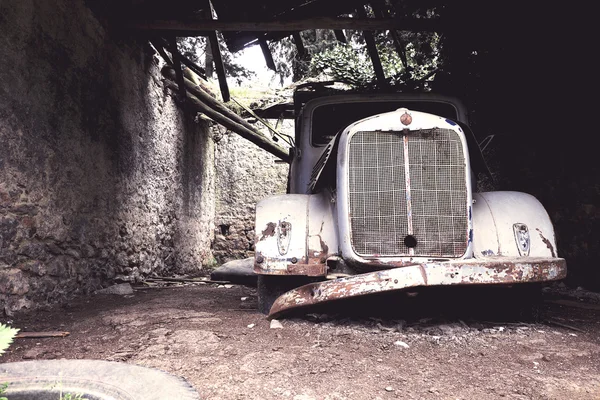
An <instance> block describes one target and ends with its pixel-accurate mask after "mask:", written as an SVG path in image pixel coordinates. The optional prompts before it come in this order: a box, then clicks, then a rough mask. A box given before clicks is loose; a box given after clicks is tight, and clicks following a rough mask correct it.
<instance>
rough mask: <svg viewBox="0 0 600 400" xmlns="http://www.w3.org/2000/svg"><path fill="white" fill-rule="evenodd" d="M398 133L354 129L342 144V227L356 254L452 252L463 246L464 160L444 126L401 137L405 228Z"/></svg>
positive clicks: (451, 254)
mask: <svg viewBox="0 0 600 400" xmlns="http://www.w3.org/2000/svg"><path fill="white" fill-rule="evenodd" d="M404 136H405V135H404V134H403V133H401V132H357V133H356V134H355V135H354V136H352V138H351V140H350V145H349V185H350V187H349V189H350V190H349V193H350V227H351V233H352V246H353V248H354V251H355V252H356V253H357V254H359V255H362V256H373V255H379V256H405V255H409V249H408V247H406V245H405V244H404V238H405V237H406V236H407V235H409V234H411V233H412V235H413V236H414V237H415V238H416V239H417V246H416V247H415V248H414V255H415V256H432V257H460V256H462V255H463V254H464V252H465V251H466V247H467V223H468V221H467V191H466V182H465V158H464V154H463V149H462V143H461V141H460V137H459V136H458V134H457V133H456V132H454V131H453V130H450V129H438V128H436V129H430V130H420V131H411V132H409V133H408V134H407V135H406V137H407V144H408V170H409V177H410V186H409V189H410V191H409V192H410V204H411V209H412V228H413V232H409V216H408V201H407V197H408V196H407V194H408V191H407V187H406V177H405V172H406V171H405V168H406V167H405V166H406V160H405V155H404V154H405V149H404Z"/></svg>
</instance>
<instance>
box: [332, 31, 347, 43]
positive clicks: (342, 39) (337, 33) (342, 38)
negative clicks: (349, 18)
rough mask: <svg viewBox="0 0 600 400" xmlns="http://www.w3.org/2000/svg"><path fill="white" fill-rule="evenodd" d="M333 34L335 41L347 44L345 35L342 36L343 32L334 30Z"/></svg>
mask: <svg viewBox="0 0 600 400" xmlns="http://www.w3.org/2000/svg"><path fill="white" fill-rule="evenodd" d="M333 34H334V35H335V39H336V40H337V41H338V42H341V43H348V40H347V39H346V35H344V31H343V30H341V29H334V31H333Z"/></svg>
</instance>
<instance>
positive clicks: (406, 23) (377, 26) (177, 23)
mask: <svg viewBox="0 0 600 400" xmlns="http://www.w3.org/2000/svg"><path fill="white" fill-rule="evenodd" d="M125 24H126V26H128V27H129V28H132V29H136V30H141V31H160V32H171V33H173V32H174V33H176V34H177V35H178V36H205V35H207V34H208V32H210V31H222V32H226V31H228V32H291V31H304V30H309V29H333V30H342V29H353V30H364V31H381V30H389V29H395V30H405V31H431V32H441V31H444V30H446V27H447V26H446V24H444V23H443V21H442V20H440V19H428V18H350V17H336V18H330V17H315V18H307V19H296V20H277V21H262V22H261V21H254V22H248V21H228V20H223V19H215V20H209V19H200V18H196V19H186V20H160V19H156V20H131V21H129V22H126V23H125Z"/></svg>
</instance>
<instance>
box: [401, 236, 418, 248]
mask: <svg viewBox="0 0 600 400" xmlns="http://www.w3.org/2000/svg"><path fill="white" fill-rule="evenodd" d="M404 245H405V246H406V247H408V248H409V249H412V248H414V247H417V238H416V237H414V236H413V235H407V236H406V237H405V238H404Z"/></svg>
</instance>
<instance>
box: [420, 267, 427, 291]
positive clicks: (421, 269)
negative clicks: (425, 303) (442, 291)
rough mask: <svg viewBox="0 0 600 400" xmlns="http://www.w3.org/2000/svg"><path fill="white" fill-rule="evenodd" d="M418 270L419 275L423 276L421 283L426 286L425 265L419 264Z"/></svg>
mask: <svg viewBox="0 0 600 400" xmlns="http://www.w3.org/2000/svg"><path fill="white" fill-rule="evenodd" d="M419 272H420V273H421V276H422V277H423V283H424V284H425V286H427V272H425V267H424V266H422V265H419Z"/></svg>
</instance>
